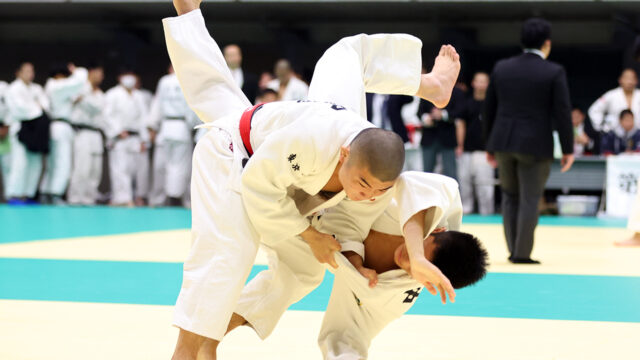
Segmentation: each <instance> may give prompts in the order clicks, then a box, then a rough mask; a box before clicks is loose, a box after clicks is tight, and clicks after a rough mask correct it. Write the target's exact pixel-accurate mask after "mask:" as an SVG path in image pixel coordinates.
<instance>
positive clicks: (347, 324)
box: [318, 172, 462, 360]
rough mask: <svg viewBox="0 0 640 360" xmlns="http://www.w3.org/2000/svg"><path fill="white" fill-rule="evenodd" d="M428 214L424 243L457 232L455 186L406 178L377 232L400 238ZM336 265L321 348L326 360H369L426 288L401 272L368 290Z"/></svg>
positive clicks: (345, 265) (433, 178)
mask: <svg viewBox="0 0 640 360" xmlns="http://www.w3.org/2000/svg"><path fill="white" fill-rule="evenodd" d="M429 208H434V211H427V213H426V215H425V238H426V237H427V236H428V235H429V234H430V233H431V232H432V231H433V230H434V229H435V228H436V227H446V228H447V229H448V230H458V229H459V228H460V225H461V222H462V203H461V201H460V193H459V192H458V185H457V183H456V181H455V180H454V179H451V178H448V177H446V176H442V175H437V174H429V173H421V172H406V173H403V174H402V175H401V176H400V179H399V180H398V185H397V189H396V196H395V197H394V202H393V203H392V204H391V205H390V206H389V207H388V208H387V210H386V211H385V213H384V215H383V216H381V217H380V218H379V219H378V220H376V222H375V223H374V226H373V229H374V230H377V231H379V232H383V233H386V234H391V235H398V236H401V235H402V228H403V227H404V224H406V222H407V221H408V220H409V219H410V218H411V217H412V216H413V215H415V214H417V213H418V212H420V211H422V210H425V209H429ZM362 255H363V254H362ZM336 261H337V262H338V265H339V267H338V268H337V269H335V270H334V269H330V271H332V272H333V273H334V274H335V279H334V282H333V289H332V291H331V297H330V299H329V305H327V311H326V313H325V316H324V320H323V322H322V328H321V329H320V335H319V337H318V344H319V345H320V349H321V350H322V353H323V355H324V358H325V359H340V360H358V359H366V358H367V353H368V349H369V345H370V344H371V340H372V339H373V338H374V337H375V336H376V335H377V334H378V333H379V332H380V331H381V330H382V329H383V328H384V327H385V326H387V325H388V324H389V323H390V322H391V321H393V320H395V319H397V318H399V317H400V316H402V315H403V314H404V313H406V312H407V311H408V310H409V309H410V308H411V306H413V304H414V303H415V299H416V298H417V297H418V294H419V293H420V292H421V290H422V284H420V283H418V282H417V281H415V280H414V279H413V278H411V277H410V276H409V274H407V272H405V271H404V270H401V269H397V270H391V271H387V272H384V273H382V274H379V275H378V283H377V285H376V286H375V287H374V288H370V287H369V281H368V280H367V279H366V278H364V277H363V276H362V275H361V274H360V273H359V272H358V271H357V270H356V269H355V268H354V267H353V265H351V263H350V262H349V261H348V260H347V259H346V258H345V257H344V256H343V255H342V254H336Z"/></svg>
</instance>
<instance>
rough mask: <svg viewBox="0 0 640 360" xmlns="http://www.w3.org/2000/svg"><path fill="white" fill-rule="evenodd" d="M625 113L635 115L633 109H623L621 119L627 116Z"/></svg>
mask: <svg viewBox="0 0 640 360" xmlns="http://www.w3.org/2000/svg"><path fill="white" fill-rule="evenodd" d="M625 115H631V116H633V111H631V110H630V109H625V110H622V111H621V112H620V120H622V118H623V117H625Z"/></svg>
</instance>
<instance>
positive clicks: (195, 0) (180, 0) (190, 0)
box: [173, 0, 202, 15]
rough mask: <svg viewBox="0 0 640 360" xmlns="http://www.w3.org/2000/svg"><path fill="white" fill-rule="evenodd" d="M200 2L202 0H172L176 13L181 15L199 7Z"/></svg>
mask: <svg viewBox="0 0 640 360" xmlns="http://www.w3.org/2000/svg"><path fill="white" fill-rule="evenodd" d="M201 2H202V0H173V6H175V8H176V11H177V12H178V15H183V14H186V13H188V12H190V11H192V10H197V9H199V8H200V3H201Z"/></svg>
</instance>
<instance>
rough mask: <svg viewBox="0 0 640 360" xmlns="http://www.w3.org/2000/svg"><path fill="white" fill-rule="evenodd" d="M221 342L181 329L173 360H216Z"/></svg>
mask: <svg viewBox="0 0 640 360" xmlns="http://www.w3.org/2000/svg"><path fill="white" fill-rule="evenodd" d="M219 343H220V342H219V341H217V340H213V339H209V338H206V337H204V336H200V335H197V334H194V333H192V332H189V331H186V330H182V329H180V335H178V343H177V344H176V349H175V351H174V352H173V357H172V358H171V359H172V360H215V359H216V350H217V348H218V344H219Z"/></svg>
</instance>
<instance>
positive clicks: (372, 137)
mask: <svg viewBox="0 0 640 360" xmlns="http://www.w3.org/2000/svg"><path fill="white" fill-rule="evenodd" d="M350 146H351V154H352V156H353V158H354V159H355V161H356V164H358V165H361V166H365V167H367V169H368V170H369V172H370V173H371V175H373V176H374V177H375V178H376V179H378V180H380V181H393V180H395V179H397V178H398V176H399V175H400V172H401V171H402V168H403V167H404V142H403V141H402V138H401V137H400V136H399V135H398V134H396V133H394V132H393V131H389V130H383V129H379V128H375V127H374V128H367V129H364V130H362V131H361V132H360V133H359V134H358V135H356V137H355V138H354V139H353V141H352V142H351V144H350Z"/></svg>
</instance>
